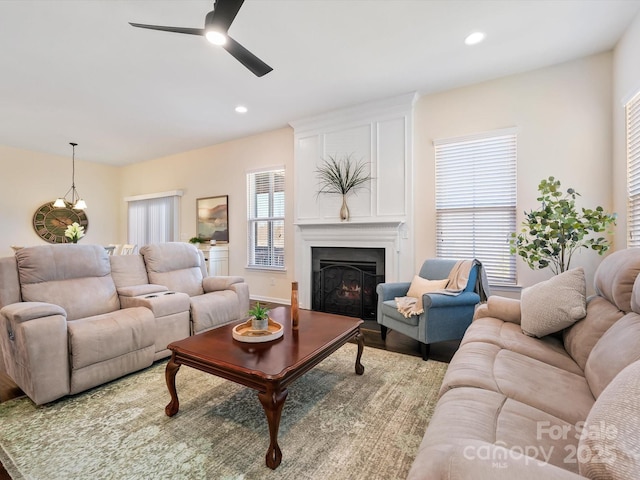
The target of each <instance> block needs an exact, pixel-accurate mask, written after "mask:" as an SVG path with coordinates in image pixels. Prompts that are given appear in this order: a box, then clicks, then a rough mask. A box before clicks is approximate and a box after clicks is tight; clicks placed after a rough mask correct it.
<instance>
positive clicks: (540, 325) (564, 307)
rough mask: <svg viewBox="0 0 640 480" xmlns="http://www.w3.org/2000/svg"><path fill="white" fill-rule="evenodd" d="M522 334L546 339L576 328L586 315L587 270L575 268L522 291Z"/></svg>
mask: <svg viewBox="0 0 640 480" xmlns="http://www.w3.org/2000/svg"><path fill="white" fill-rule="evenodd" d="M521 312H522V321H521V325H522V331H523V332H524V333H526V334H527V335H531V336H534V337H544V336H545V335H549V334H551V333H555V332H559V331H560V330H562V329H564V328H566V327H568V326H570V325H573V324H574V323H575V322H576V321H578V320H580V319H581V318H584V316H585V315H586V314H587V284H586V281H585V278H584V270H583V269H582V268H575V269H572V270H568V271H566V272H563V273H561V274H560V275H556V276H555V277H553V278H550V279H549V280H546V281H544V282H540V283H538V284H536V285H533V286H531V287H527V288H525V289H523V290H522V303H521Z"/></svg>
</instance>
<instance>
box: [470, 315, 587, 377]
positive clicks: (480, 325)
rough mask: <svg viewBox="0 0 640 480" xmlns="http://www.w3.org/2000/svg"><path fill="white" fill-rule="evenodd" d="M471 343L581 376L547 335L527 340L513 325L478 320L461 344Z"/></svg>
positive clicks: (568, 356)
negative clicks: (496, 348) (486, 344)
mask: <svg viewBox="0 0 640 480" xmlns="http://www.w3.org/2000/svg"><path fill="white" fill-rule="evenodd" d="M470 342H485V343H492V344H494V345H497V346H499V347H501V348H505V349H507V350H511V351H512V352H516V353H520V354H522V355H525V356H527V357H530V358H534V359H536V360H539V361H541V362H544V363H547V364H549V365H553V366H555V367H558V368H562V369H563V370H567V371H568V372H572V373H576V374H578V375H582V374H583V369H582V368H581V367H580V366H579V365H577V364H576V362H575V361H574V360H573V359H572V358H571V356H570V355H569V354H568V353H567V351H566V350H565V349H564V346H563V344H562V342H561V341H560V339H558V338H555V337H554V336H549V335H548V336H546V337H543V338H534V337H530V336H528V335H525V334H524V333H522V329H521V328H520V325H517V324H515V323H511V322H504V321H502V320H499V319H497V318H492V317H483V318H478V319H476V320H474V322H473V323H472V324H471V325H470V326H469V328H468V329H467V331H466V333H465V335H464V338H463V339H462V342H461V343H460V344H461V345H465V344H467V343H470ZM585 361H586V358H585Z"/></svg>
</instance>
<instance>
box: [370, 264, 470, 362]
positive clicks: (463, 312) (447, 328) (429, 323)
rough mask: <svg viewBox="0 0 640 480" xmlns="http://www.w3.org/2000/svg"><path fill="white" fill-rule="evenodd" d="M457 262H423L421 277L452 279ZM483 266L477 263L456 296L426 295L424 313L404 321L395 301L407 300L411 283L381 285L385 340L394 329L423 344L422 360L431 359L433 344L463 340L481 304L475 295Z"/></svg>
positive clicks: (381, 325)
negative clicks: (450, 275)
mask: <svg viewBox="0 0 640 480" xmlns="http://www.w3.org/2000/svg"><path fill="white" fill-rule="evenodd" d="M455 264H456V260H449V259H441V258H434V259H429V260H426V261H425V262H424V264H423V265H422V268H421V269H420V273H419V275H420V276H421V277H422V278H426V279H428V280H442V279H444V278H447V277H448V276H449V273H450V272H451V269H452V268H453V266H454V265H455ZM479 269H480V266H479V265H477V264H474V266H473V267H472V269H471V271H470V272H469V280H468V282H467V286H466V288H465V289H464V291H463V292H462V293H460V294H459V295H457V296H451V295H444V294H438V293H425V294H424V295H423V297H422V304H423V307H424V312H423V313H421V314H420V315H413V316H411V317H409V318H405V317H404V315H403V314H402V313H400V312H399V311H398V308H397V305H396V302H395V300H394V299H395V298H396V297H404V296H406V295H407V292H408V291H409V287H410V285H411V282H400V283H380V284H378V287H377V288H376V292H377V294H378V318H377V320H378V323H379V324H380V331H381V334H382V339H383V340H386V337H387V329H389V328H390V329H391V330H395V331H397V332H399V333H402V334H403V335H406V336H408V337H411V338H414V339H416V340H418V341H419V342H420V350H421V353H422V359H423V360H427V359H428V358H429V346H430V345H431V344H432V343H437V342H443V341H446V340H458V339H460V338H462V336H463V335H464V332H465V331H466V330H467V327H468V326H469V325H470V324H471V320H472V318H473V314H474V311H475V306H476V305H477V304H478V303H479V302H480V295H479V294H478V293H477V292H476V290H477V288H476V283H477V282H476V280H477V279H478V273H479Z"/></svg>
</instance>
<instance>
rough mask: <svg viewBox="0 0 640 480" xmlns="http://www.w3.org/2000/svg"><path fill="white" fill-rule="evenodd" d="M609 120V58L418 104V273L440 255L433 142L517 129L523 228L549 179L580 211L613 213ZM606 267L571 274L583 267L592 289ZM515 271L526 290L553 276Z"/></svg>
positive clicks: (589, 261)
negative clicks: (569, 191)
mask: <svg viewBox="0 0 640 480" xmlns="http://www.w3.org/2000/svg"><path fill="white" fill-rule="evenodd" d="M610 112H611V54H610V53H604V54H600V55H595V56H591V57H588V58H584V59H580V60H576V61H573V62H570V63H565V64H562V65H557V66H554V67H550V68H545V69H541V70H536V71H533V72H528V73H524V74H520V75H514V76H509V77H505V78H501V79H498V80H494V81H489V82H485V83H482V84H478V85H473V86H470V87H466V88H460V89H456V90H451V91H447V92H444V93H439V94H435V95H427V96H424V97H422V98H420V100H419V101H418V103H417V105H416V110H415V130H414V154H415V170H414V175H415V180H416V188H415V191H416V201H415V213H414V216H415V250H416V256H415V258H416V269H417V268H418V267H419V264H420V263H421V262H422V261H423V260H424V259H425V258H427V257H430V256H433V255H434V254H435V241H436V240H435V238H436V236H435V231H434V225H435V197H434V193H433V192H434V187H435V179H434V176H435V161H434V148H433V141H434V140H435V139H440V138H447V137H456V136H460V135H466V134H472V133H478V132H483V131H489V130H494V129H500V128H505V127H514V126H515V127H517V128H518V129H519V131H518V165H517V172H518V180H517V182H518V185H517V188H518V220H517V224H518V225H520V223H521V222H522V220H523V219H524V215H523V212H524V211H525V210H531V209H532V208H536V207H537V206H538V203H537V202H536V197H537V186H538V183H539V182H540V180H541V179H542V178H546V177H548V176H549V175H553V176H555V177H556V178H557V179H559V180H561V181H562V186H563V187H565V188H568V187H573V188H575V189H576V190H577V191H578V192H579V193H581V194H582V197H581V198H580V200H579V201H578V205H579V206H585V207H589V208H593V207H595V206H596V205H602V206H603V207H604V208H605V209H609V210H612V201H611V182H612V171H611V113H610ZM620 213H624V212H620ZM600 260H601V258H600V257H599V256H598V255H597V254H596V253H595V252H588V253H585V254H582V255H580V256H579V257H578V258H576V259H575V260H574V262H575V263H572V265H571V266H572V267H573V266H576V267H577V266H579V265H583V266H584V267H585V270H586V272H587V275H588V278H587V281H588V285H591V284H592V278H593V273H594V271H595V268H596V266H597V265H598V263H599V261H600ZM517 268H518V283H519V284H520V285H522V286H527V285H531V284H533V283H535V282H537V281H540V280H543V279H546V278H549V277H550V276H551V273H550V272H549V271H547V270H544V271H532V270H530V269H529V267H528V266H527V265H526V264H525V263H524V262H523V261H522V260H518V267H517Z"/></svg>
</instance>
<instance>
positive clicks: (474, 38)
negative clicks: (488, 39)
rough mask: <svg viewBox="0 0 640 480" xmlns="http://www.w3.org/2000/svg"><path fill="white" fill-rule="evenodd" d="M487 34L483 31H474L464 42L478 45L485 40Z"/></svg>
mask: <svg viewBox="0 0 640 480" xmlns="http://www.w3.org/2000/svg"><path fill="white" fill-rule="evenodd" d="M485 36H486V35H485V34H484V33H483V32H473V33H472V34H471V35H468V36H467V38H465V39H464V43H466V44H467V45H477V44H478V43H480V42H482V41H483V40H484V37H485Z"/></svg>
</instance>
